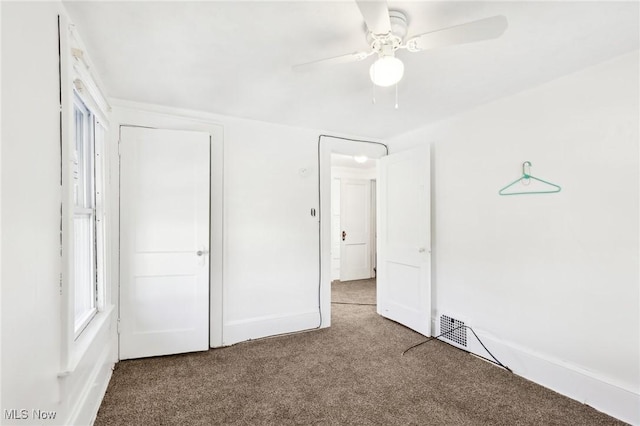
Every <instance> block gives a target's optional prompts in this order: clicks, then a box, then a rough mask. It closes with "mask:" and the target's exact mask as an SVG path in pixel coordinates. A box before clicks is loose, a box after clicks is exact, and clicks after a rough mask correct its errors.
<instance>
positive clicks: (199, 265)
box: [120, 127, 210, 359]
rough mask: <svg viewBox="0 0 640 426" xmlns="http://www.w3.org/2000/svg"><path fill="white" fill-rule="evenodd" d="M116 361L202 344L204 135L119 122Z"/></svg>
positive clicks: (205, 319)
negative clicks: (117, 322)
mask: <svg viewBox="0 0 640 426" xmlns="http://www.w3.org/2000/svg"><path fill="white" fill-rule="evenodd" d="M120 154H121V159H120V173H121V174H120V359H128V358H140V357H148V356H157V355H167V354H175V353H182V352H192V351H203V350H207V349H208V347H209V254H208V252H209V176H210V170H209V169H210V136H209V134H207V133H202V132H187V131H176V130H159V129H146V128H134V127H123V128H122V135H121V141H120Z"/></svg>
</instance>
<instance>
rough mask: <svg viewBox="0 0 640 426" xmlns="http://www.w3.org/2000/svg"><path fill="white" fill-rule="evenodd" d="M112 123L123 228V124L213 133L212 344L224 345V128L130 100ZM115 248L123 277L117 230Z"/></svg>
mask: <svg viewBox="0 0 640 426" xmlns="http://www.w3.org/2000/svg"><path fill="white" fill-rule="evenodd" d="M113 106H114V109H113V112H112V123H113V124H112V126H113V128H115V129H118V131H114V132H110V136H109V137H110V138H111V144H112V146H114V147H116V149H114V150H113V151H112V155H114V156H115V159H114V161H111V164H112V169H111V172H110V173H111V179H112V180H115V182H112V185H114V187H115V188H116V191H114V192H115V193H114V194H113V197H114V200H113V201H114V202H113V203H112V206H113V210H112V217H114V218H116V220H117V222H118V223H117V224H114V226H117V227H116V228H115V229H119V226H120V223H119V213H120V155H119V152H118V149H117V147H118V144H119V141H120V131H119V130H120V128H121V127H148V128H154V129H166V130H186V131H189V130H191V131H202V132H207V133H209V134H210V136H211V158H210V161H211V178H210V191H211V193H210V207H209V214H210V224H209V232H210V246H209V268H210V269H209V347H211V348H215V347H222V346H223V328H224V322H223V319H224V316H223V314H224V312H223V306H224V304H223V296H224V294H223V247H224V238H225V235H224V233H223V213H224V205H223V201H224V179H223V178H224V173H223V172H224V168H223V166H224V161H223V159H224V145H223V142H224V127H223V126H222V125H221V124H219V123H217V122H216V121H214V119H213V117H210V116H208V115H203V116H201V117H199V116H197V115H196V116H194V115H192V113H191V111H184V110H179V109H174V108H167V107H159V106H155V105H148V104H140V103H137V102H129V101H120V100H117V101H114V102H113ZM112 238H113V240H112V241H113V244H112V250H113V256H114V259H117V260H116V261H115V262H114V264H113V265H112V271H113V273H114V274H116V275H115V276H120V260H119V258H120V255H119V251H120V232H119V231H118V232H116V233H114V236H113V237H112ZM112 293H113V294H112V296H111V297H112V300H117V301H118V304H119V302H120V294H119V293H120V283H119V282H118V284H117V285H116V286H114V287H113V289H112Z"/></svg>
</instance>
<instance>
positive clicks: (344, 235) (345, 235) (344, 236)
mask: <svg viewBox="0 0 640 426" xmlns="http://www.w3.org/2000/svg"><path fill="white" fill-rule="evenodd" d="M345 238H347V233H346V232H344V231H342V241H344V239H345Z"/></svg>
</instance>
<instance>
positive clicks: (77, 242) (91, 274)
mask: <svg viewBox="0 0 640 426" xmlns="http://www.w3.org/2000/svg"><path fill="white" fill-rule="evenodd" d="M93 119H94V118H93V115H92V114H91V112H90V111H89V110H88V109H87V107H86V106H85V105H84V104H83V103H82V101H81V100H80V99H79V98H76V100H75V102H74V120H75V135H74V136H75V144H74V148H75V150H74V151H75V152H74V165H73V166H74V168H73V185H74V201H75V212H74V220H73V228H74V241H73V242H74V245H73V252H74V323H75V332H76V335H78V333H79V332H81V331H82V329H83V328H84V327H85V326H86V325H87V324H88V322H89V320H90V319H91V318H92V317H93V315H94V314H95V312H96V306H97V297H96V296H97V290H96V286H97V279H96V268H97V255H96V215H95V213H96V212H95V199H96V197H95V159H94V152H95V140H94V133H93V131H94V129H93V127H94V126H93Z"/></svg>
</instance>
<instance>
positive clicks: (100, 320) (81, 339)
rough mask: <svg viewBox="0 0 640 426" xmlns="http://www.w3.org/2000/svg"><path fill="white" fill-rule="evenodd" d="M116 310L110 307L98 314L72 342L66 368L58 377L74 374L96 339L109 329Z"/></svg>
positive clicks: (64, 361) (112, 306)
mask: <svg viewBox="0 0 640 426" xmlns="http://www.w3.org/2000/svg"><path fill="white" fill-rule="evenodd" d="M114 310H115V305H109V306H107V307H106V308H105V309H104V310H102V311H100V312H98V313H97V314H96V315H95V316H94V317H93V319H92V320H91V322H90V323H89V325H87V327H86V328H85V329H84V330H83V331H82V333H81V334H80V336H78V338H77V339H76V340H75V341H73V342H71V345H70V348H69V356H68V359H67V360H63V364H62V365H63V366H65V367H63V370H62V371H61V372H60V373H58V377H66V376H69V375H71V374H73V372H74V371H75V369H76V368H77V367H78V365H79V364H80V361H82V358H84V356H85V355H86V353H87V351H88V350H89V348H90V347H91V345H92V344H93V342H94V341H95V340H96V338H97V337H98V336H99V335H101V334H103V333H104V330H105V329H108V328H109V326H110V322H111V318H112V315H113V312H114Z"/></svg>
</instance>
